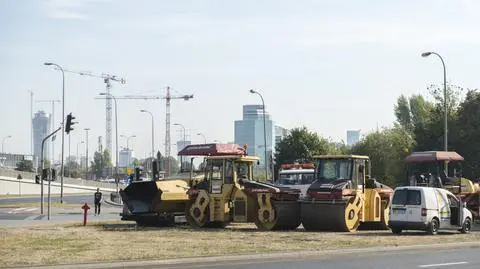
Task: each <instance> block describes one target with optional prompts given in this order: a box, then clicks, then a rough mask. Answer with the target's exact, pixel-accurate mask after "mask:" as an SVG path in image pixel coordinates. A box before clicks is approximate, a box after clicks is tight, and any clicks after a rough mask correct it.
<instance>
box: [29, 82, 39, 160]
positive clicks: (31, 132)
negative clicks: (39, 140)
mask: <svg viewBox="0 0 480 269" xmlns="http://www.w3.org/2000/svg"><path fill="white" fill-rule="evenodd" d="M29 92H30V120H29V123H30V155H32V156H33V123H32V119H33V92H32V91H29ZM35 167H37V166H35Z"/></svg>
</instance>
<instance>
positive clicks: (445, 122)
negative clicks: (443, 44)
mask: <svg viewBox="0 0 480 269" xmlns="http://www.w3.org/2000/svg"><path fill="white" fill-rule="evenodd" d="M431 54H435V55H437V56H438V58H440V61H442V65H443V109H444V115H443V116H444V119H443V120H444V135H443V136H444V137H443V138H444V145H445V151H448V112H447V110H448V109H447V69H446V68H445V62H444V61H443V58H442V56H440V54H438V53H436V52H433V51H430V52H424V53H422V57H428V56H430V55H431ZM444 169H445V174H447V175H448V163H447V162H445V168H444Z"/></svg>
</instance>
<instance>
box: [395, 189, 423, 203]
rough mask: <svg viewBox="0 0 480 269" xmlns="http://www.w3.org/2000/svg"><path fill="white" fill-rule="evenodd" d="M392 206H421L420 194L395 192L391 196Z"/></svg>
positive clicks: (416, 192)
mask: <svg viewBox="0 0 480 269" xmlns="http://www.w3.org/2000/svg"><path fill="white" fill-rule="evenodd" d="M392 204H394V205H421V204H422V194H421V192H420V191H419V190H397V191H395V195H393V201H392Z"/></svg>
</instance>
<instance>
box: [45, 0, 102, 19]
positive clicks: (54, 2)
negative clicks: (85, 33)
mask: <svg viewBox="0 0 480 269" xmlns="http://www.w3.org/2000/svg"><path fill="white" fill-rule="evenodd" d="M109 1H110V0H45V1H44V6H45V9H46V10H45V12H46V14H47V16H48V17H50V18H53V19H66V20H86V19H88V18H89V16H88V8H89V7H90V6H91V5H92V4H95V3H99V2H109Z"/></svg>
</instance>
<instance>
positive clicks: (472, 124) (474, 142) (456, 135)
mask: <svg viewBox="0 0 480 269" xmlns="http://www.w3.org/2000/svg"><path fill="white" fill-rule="evenodd" d="M479 134H480V93H479V92H476V91H468V92H467V94H466V97H465V99H464V100H463V101H462V102H461V103H460V105H459V108H458V117H457V120H456V121H455V122H454V125H453V124H452V125H450V126H449V150H456V151H458V153H460V154H461V155H462V156H463V157H464V158H465V164H464V165H463V167H462V168H463V176H465V177H467V178H470V179H473V178H474V177H475V176H476V177H478V175H479V174H480V150H479V149H480V140H479V139H478V135H479ZM451 138H452V139H451Z"/></svg>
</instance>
